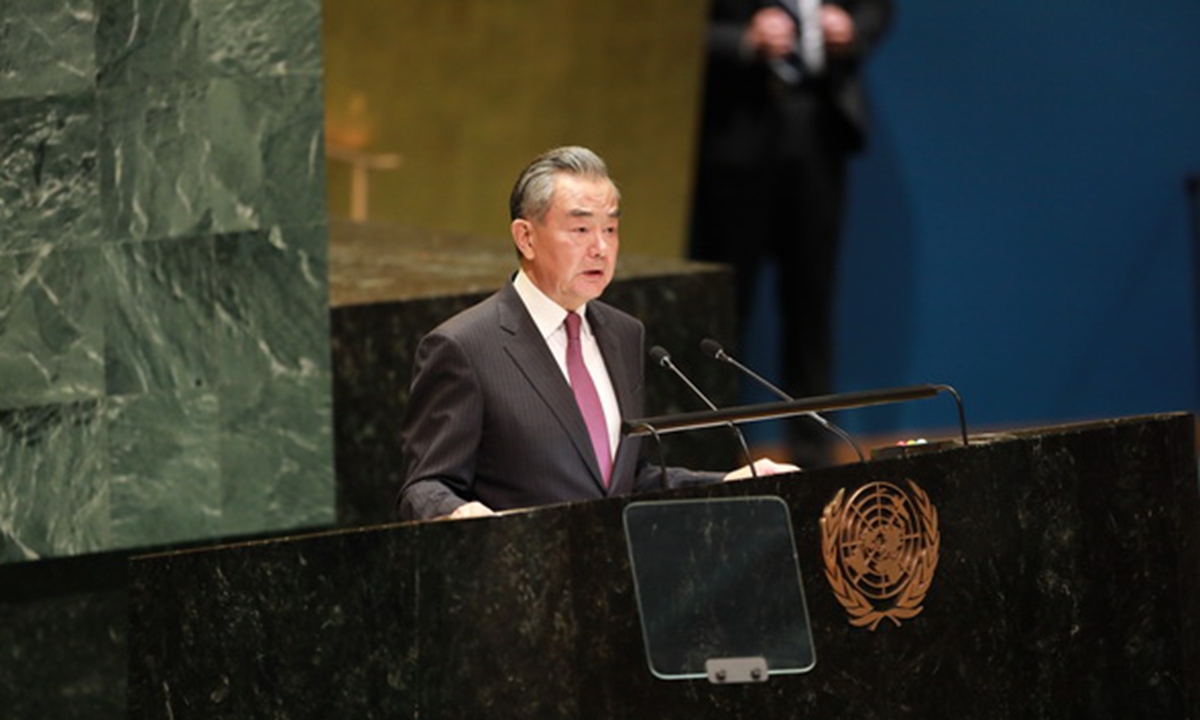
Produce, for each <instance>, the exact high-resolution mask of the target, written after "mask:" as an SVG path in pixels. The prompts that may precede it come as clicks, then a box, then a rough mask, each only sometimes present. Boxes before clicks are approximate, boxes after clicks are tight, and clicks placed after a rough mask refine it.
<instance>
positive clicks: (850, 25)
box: [821, 5, 858, 55]
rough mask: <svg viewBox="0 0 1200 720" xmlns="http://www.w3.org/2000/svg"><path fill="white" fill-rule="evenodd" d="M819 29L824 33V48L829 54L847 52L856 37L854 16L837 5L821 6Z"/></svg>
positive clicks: (843, 53)
mask: <svg viewBox="0 0 1200 720" xmlns="http://www.w3.org/2000/svg"><path fill="white" fill-rule="evenodd" d="M821 30H822V32H824V34H825V50H826V51H827V52H828V53H829V54H831V55H846V54H849V52H850V51H851V50H852V49H853V48H854V41H855V40H856V39H857V38H858V33H857V32H855V29H854V18H852V17H850V13H848V12H846V11H845V10H844V9H843V8H841V7H839V6H837V5H822V6H821Z"/></svg>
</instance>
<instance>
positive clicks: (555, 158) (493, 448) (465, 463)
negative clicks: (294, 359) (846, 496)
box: [399, 147, 796, 519]
mask: <svg viewBox="0 0 1200 720" xmlns="http://www.w3.org/2000/svg"><path fill="white" fill-rule="evenodd" d="M509 214H510V216H511V218H512V223H511V225H510V231H511V233H512V237H513V244H514V246H515V248H516V251H517V256H518V258H519V262H520V267H521V269H520V271H519V272H518V273H517V274H516V275H514V277H513V280H512V281H510V282H509V283H508V284H507V285H505V287H504V288H503V289H502V290H500V292H498V293H497V294H495V295H493V296H492V297H490V298H488V299H487V300H485V301H483V302H482V303H480V304H479V305H476V306H475V307H473V308H469V309H468V310H466V311H464V312H462V313H460V314H459V315H457V316H455V317H453V318H451V319H450V320H448V321H447V322H445V323H444V324H442V326H441V327H439V328H437V329H436V330H434V331H433V332H431V333H430V334H429V335H427V336H426V337H425V338H424V339H423V340H422V341H421V345H420V347H419V348H418V349H417V363H416V372H415V374H414V378H413V384H412V393H411V396H410V400H409V404H408V408H407V413H406V416H405V420H404V431H403V438H402V439H403V443H404V466H405V483H404V486H403V487H402V488H401V491H400V498H399V505H400V516H401V517H402V518H404V519H414V518H431V517H439V516H449V517H451V518H467V517H479V516H485V515H490V514H494V513H495V512H496V511H498V510H507V509H510V508H520V507H527V506H530V505H545V504H548V503H560V502H568V501H574V500H590V499H596V498H602V497H606V496H609V495H617V494H624V493H630V492H636V491H640V490H646V489H655V488H659V487H662V486H663V485H664V482H663V477H662V475H663V472H662V471H661V470H660V469H659V468H656V467H653V466H650V465H648V464H647V463H644V462H642V461H641V459H640V458H639V455H640V449H641V444H642V443H641V440H639V439H631V438H621V437H620V435H619V432H618V429H619V427H620V423H621V419H622V418H637V417H642V416H643V407H642V406H643V402H644V399H643V394H644V391H643V387H642V379H643V374H642V370H643V359H642V358H643V349H642V344H643V335H644V333H645V330H644V328H643V327H642V324H641V323H640V322H638V321H637V320H635V319H634V318H632V317H630V316H629V315H626V314H625V313H622V312H620V311H618V310H616V309H615V308H612V307H610V306H608V305H605V304H604V303H602V302H600V301H599V297H600V295H601V294H602V293H603V292H604V290H605V288H607V287H608V284H609V282H611V281H612V276H613V272H614V271H615V267H616V260H617V252H618V248H619V246H620V236H619V233H618V226H619V224H620V215H621V212H620V191H619V190H618V189H617V186H616V184H615V183H614V182H613V181H612V180H611V179H610V178H609V177H608V168H607V166H606V165H605V164H604V161H603V160H602V159H600V157H599V156H597V155H596V154H595V153H593V152H592V151H591V150H588V149H587V148H581V147H563V148H556V149H554V150H550V151H548V152H546V153H543V154H542V155H541V156H539V157H537V158H535V159H534V161H533V162H532V163H530V165H529V166H528V167H527V168H526V169H525V170H524V171H523V172H522V173H521V175H520V176H519V177H518V178H517V182H516V184H515V185H514V186H513V192H512V196H511V198H510V200H509ZM585 418H586V420H585ZM602 468H603V469H602ZM754 468H755V469H756V471H757V473H758V474H760V475H761V474H771V473H774V472H790V471H792V470H795V469H796V468H795V467H794V466H786V465H777V464H775V463H772V462H771V461H769V460H765V459H764V460H759V461H757V462H755V464H754ZM605 472H607V473H608V476H607V478H606V477H605V475H604V473H605ZM666 474H667V478H666V480H667V483H666V484H668V485H671V486H677V485H681V484H685V483H690V482H719V481H721V480H722V479H737V478H741V477H747V476H749V474H750V470H749V468H748V467H747V468H742V469H740V470H736V471H734V472H732V473H729V474H723V473H698V472H694V471H691V470H685V469H682V468H674V469H668V471H667V473H666ZM606 480H607V482H606Z"/></svg>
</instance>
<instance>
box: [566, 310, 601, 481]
mask: <svg viewBox="0 0 1200 720" xmlns="http://www.w3.org/2000/svg"><path fill="white" fill-rule="evenodd" d="M579 322H580V317H579V316H578V315H577V314H575V313H573V312H569V313H567V376H568V377H569V378H570V379H571V390H572V391H574V393H575V402H576V403H578V404H579V412H581V413H583V421H584V422H585V423H587V429H588V435H589V436H591V438H592V449H593V450H595V452H596V460H597V462H599V463H600V475H601V477H603V478H604V486H605V487H608V479H609V474H610V473H611V472H612V453H611V452H609V450H608V422H606V421H605V419H604V406H603V405H601V404H600V394H599V393H597V392H596V386H595V384H594V383H592V376H591V375H589V374H588V371H587V365H585V364H584V363H583V346H582V345H581V344H580V342H579Z"/></svg>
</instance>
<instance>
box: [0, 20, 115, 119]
mask: <svg viewBox="0 0 1200 720" xmlns="http://www.w3.org/2000/svg"><path fill="white" fill-rule="evenodd" d="M95 5H96V3H95V0H60V1H58V2H43V0H6V2H5V3H4V9H3V12H2V13H0V99H3V98H10V97H38V96H42V95H49V94H53V93H71V92H75V91H78V90H86V89H89V88H91V87H92V85H93V83H94V82H95V74H96V41H95V30H96V8H95ZM3 115H4V112H3V110H0V117H2V116H3ZM0 137H3V134H0Z"/></svg>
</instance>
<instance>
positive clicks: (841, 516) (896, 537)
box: [821, 480, 941, 630]
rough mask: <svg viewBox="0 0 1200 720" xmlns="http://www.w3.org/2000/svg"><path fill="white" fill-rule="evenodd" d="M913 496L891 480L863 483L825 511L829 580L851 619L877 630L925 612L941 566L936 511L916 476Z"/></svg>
mask: <svg viewBox="0 0 1200 720" xmlns="http://www.w3.org/2000/svg"><path fill="white" fill-rule="evenodd" d="M906 482H907V483H908V486H909V488H910V489H911V491H912V492H911V493H909V492H906V491H905V490H904V489H902V488H900V487H899V486H897V485H895V484H893V483H890V482H874V483H870V484H868V485H864V486H863V487H861V488H859V489H858V491H857V492H855V493H854V494H853V495H851V496H850V499H849V500H848V501H846V502H844V503H843V502H842V499H843V497H844V496H845V494H846V490H845V488H842V489H841V490H838V493H837V495H836V496H835V497H834V498H833V500H832V501H830V503H829V504H828V505H826V506H825V512H824V513H823V514H822V516H821V550H822V552H823V554H824V555H825V577H826V579H828V580H829V584H830V586H831V587H832V588H833V594H834V596H835V597H837V599H838V602H840V603H841V604H842V606H843V607H845V608H846V612H847V613H849V614H850V624H851V625H855V626H857V627H866V628H869V629H871V630H874V629H875V628H876V627H878V626H879V623H880V622H882V621H883V619H884V618H887V619H888V620H891V621H892V622H893V623H895V624H896V625H897V626H899V625H900V621H901V620H908V619H910V618H914V617H916V616H917V615H918V614H920V612H921V610H922V609H923V606H922V605H921V603H923V602H924V601H925V593H927V592H928V591H929V585H930V583H932V582H933V572H934V570H936V569H937V564H938V546H939V545H940V542H941V541H940V538H939V536H938V518H937V509H936V508H934V506H933V503H931V502H930V501H929V496H928V495H926V494H925V491H923V490H922V489H921V488H920V487H918V486H917V484H916V483H914V482H913V481H912V480H908V481H906Z"/></svg>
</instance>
